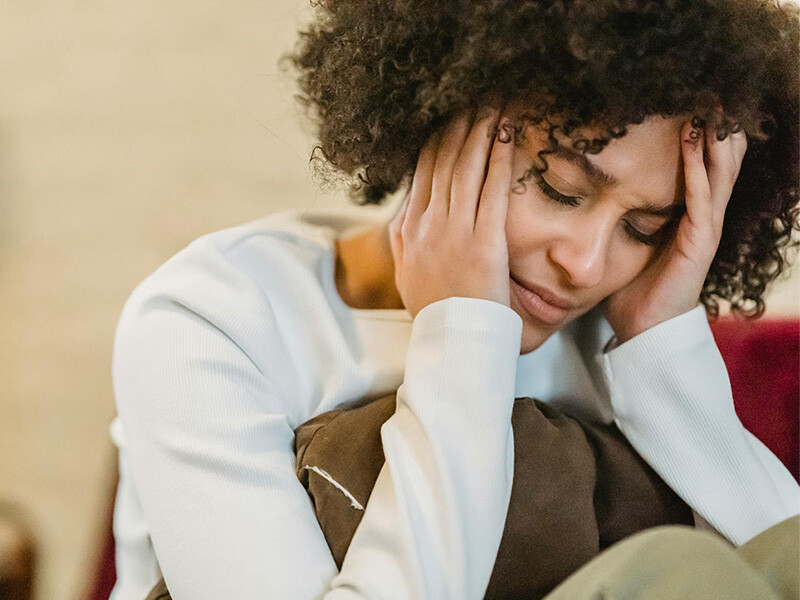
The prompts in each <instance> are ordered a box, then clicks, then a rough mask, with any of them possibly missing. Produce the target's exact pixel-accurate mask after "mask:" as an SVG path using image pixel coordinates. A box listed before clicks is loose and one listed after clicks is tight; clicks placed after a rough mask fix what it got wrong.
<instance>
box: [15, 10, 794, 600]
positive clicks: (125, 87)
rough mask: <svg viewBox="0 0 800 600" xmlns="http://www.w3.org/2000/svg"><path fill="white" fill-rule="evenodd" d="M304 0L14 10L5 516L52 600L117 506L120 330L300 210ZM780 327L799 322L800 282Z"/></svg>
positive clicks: (315, 200)
mask: <svg viewBox="0 0 800 600" xmlns="http://www.w3.org/2000/svg"><path fill="white" fill-rule="evenodd" d="M311 10H312V9H311V6H310V4H309V2H308V0H299V1H297V2H288V1H285V0H284V1H278V0H259V1H258V2H256V1H253V0H241V1H239V2H236V3H235V4H234V5H231V4H222V3H218V2H207V1H203V0H194V1H193V2H191V3H188V2H155V1H153V0H142V1H141V2H119V1H116V0H111V1H110V2H92V1H90V0H81V1H78V0H61V1H60V2H53V1H45V0H41V1H39V0H25V1H23V0H5V1H4V2H3V3H0V90H1V91H0V502H3V501H6V502H12V503H13V504H14V505H15V506H18V507H20V508H21V509H22V510H23V511H24V518H25V520H26V521H27V523H28V524H29V526H30V528H31V530H32V531H33V533H34V535H35V537H36V539H37V542H38V550H39V554H38V557H37V570H36V576H35V577H36V579H35V591H36V598H37V599H61V598H64V599H69V600H79V599H82V598H83V597H84V595H85V593H86V591H87V586H89V585H90V583H89V582H90V579H91V577H92V576H93V575H94V568H95V564H96V561H97V556H98V553H99V552H100V546H101V540H102V539H103V536H104V534H105V527H106V526H107V509H108V507H109V503H110V501H111V499H112V494H113V489H112V485H113V476H114V467H115V465H114V461H115V454H114V446H113V445H112V443H111V440H110V438H109V433H108V427H109V424H110V422H111V419H112V418H113V416H114V414H115V409H114V399H113V394H112V387H111V366H110V365H111V362H110V361H111V350H112V342H113V335H114V329H115V326H116V322H117V319H118V317H119V313H120V311H121V309H122V306H123V303H124V302H125V299H126V298H127V296H128V295H129V294H130V292H131V291H132V290H133V288H134V287H135V286H136V285H137V284H138V283H139V282H140V281H141V280H142V279H143V278H144V277H146V276H147V275H148V274H150V273H151V272H152V271H153V270H155V269H156V268H157V267H158V266H159V265H160V264H161V263H163V262H164V261H165V260H166V259H168V258H169V257H170V256H172V255H173V254H174V253H176V252H177V251H178V250H180V249H181V248H183V247H184V246H185V245H186V244H188V243H189V242H190V241H191V240H193V239H194V238H196V237H198V236H199V235H202V234H205V233H208V232H211V231H214V230H218V229H222V228H225V227H229V226H233V225H237V224H240V223H243V222H246V221H249V220H252V219H255V218H258V217H260V216H263V215H264V214H268V213H271V212H274V211H278V210H283V209H286V208H290V207H298V206H307V207H310V206H325V207H329V206H330V207H332V206H338V207H340V208H342V209H343V210H356V211H358V210H361V211H369V210H372V211H376V210H386V209H390V208H391V207H385V208H384V209H369V208H363V209H359V208H355V207H351V205H350V204H348V201H347V200H346V198H345V196H344V193H343V192H335V191H328V192H325V193H323V192H322V191H320V190H319V189H318V187H317V184H316V183H315V182H314V180H312V178H311V174H310V171H309V168H308V156H309V152H310V150H311V148H312V146H313V132H312V128H311V125H309V124H308V123H307V122H306V121H304V120H303V118H302V116H301V112H300V110H299V109H298V108H297V107H296V105H295V103H294V102H293V100H292V94H293V93H295V88H294V85H293V82H292V81H291V80H290V78H289V77H288V76H284V75H283V74H282V73H281V72H280V71H279V69H278V67H277V60H278V57H279V54H280V53H282V52H284V51H286V50H289V49H290V48H291V47H292V46H293V44H294V41H295V38H296V32H297V30H298V28H300V27H301V26H303V24H304V23H306V22H307V21H308V20H309V19H310V17H311V14H312V13H311ZM794 271H795V272H794V274H793V276H792V278H788V279H786V280H784V281H783V282H781V283H780V284H779V285H776V286H775V288H774V289H773V291H772V294H771V297H770V301H769V303H768V314H770V315H773V316H792V317H797V316H798V313H800V306H799V303H800V283H799V281H798V276H797V269H796V268H795V270H794Z"/></svg>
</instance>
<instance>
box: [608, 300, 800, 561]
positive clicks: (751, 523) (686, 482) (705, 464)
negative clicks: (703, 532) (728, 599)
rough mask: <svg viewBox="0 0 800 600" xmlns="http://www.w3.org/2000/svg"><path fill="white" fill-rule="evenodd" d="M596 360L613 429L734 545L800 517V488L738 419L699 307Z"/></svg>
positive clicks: (723, 372)
mask: <svg viewBox="0 0 800 600" xmlns="http://www.w3.org/2000/svg"><path fill="white" fill-rule="evenodd" d="M597 360H598V362H599V363H600V365H601V368H602V370H603V373H604V376H605V380H606V385H607V387H608V390H609V394H610V399H611V404H612V408H613V412H614V422H615V423H616V424H617V426H618V427H619V429H620V431H622V433H624V434H625V436H626V437H627V438H628V440H629V441H630V442H631V444H632V445H633V446H634V447H635V448H636V450H637V451H638V452H639V454H641V456H642V457H643V458H644V459H645V460H647V462H648V463H649V464H650V465H651V466H652V467H653V469H654V470H655V471H656V472H657V473H659V475H661V477H662V478H663V479H664V481H666V482H667V483H668V484H669V485H670V487H672V489H674V490H675V491H676V492H677V493H678V494H679V495H680V496H681V497H682V498H683V499H684V500H685V501H686V502H687V504H689V505H690V506H691V507H692V509H693V510H694V511H695V514H696V515H698V514H699V515H700V517H702V518H703V519H705V521H707V522H708V523H709V524H710V525H712V526H713V527H714V528H715V529H716V530H717V531H718V532H719V533H721V534H722V535H723V536H725V537H726V538H727V539H728V540H730V541H731V542H732V543H733V544H734V545H736V546H739V545H741V544H743V543H745V542H747V541H748V540H750V539H751V538H753V537H755V536H756V535H758V534H759V533H761V532H762V531H764V530H765V529H768V528H769V527H771V526H772V525H775V524H776V523H779V522H781V521H783V520H784V519H787V518H789V517H791V516H794V515H796V514H798V513H800V486H798V484H797V482H796V481H795V479H794V477H792V475H791V473H789V471H788V470H787V469H786V467H785V466H784V465H783V464H782V463H781V462H780V460H778V458H777V457H776V456H775V455H774V454H773V453H772V452H770V450H769V449H768V448H767V447H766V446H764V444H763V443H762V442H761V441H760V440H758V438H756V437H755V436H754V435H753V434H751V433H750V432H749V431H747V430H746V429H745V428H744V427H743V426H742V424H741V422H740V421H739V418H738V416H737V415H736V411H735V410H734V404H733V396H732V394H731V387H730V381H729V379H728V371H727V369H726V367H725V363H724V362H723V360H722V356H721V355H720V353H719V349H718V348H717V345H716V342H715V341H714V337H713V335H712V332H711V328H710V326H709V324H708V320H707V317H706V313H705V309H704V307H703V306H702V305H698V306H697V307H695V308H694V309H692V310H691V311H689V312H686V313H684V314H682V315H679V316H677V317H674V318H672V319H669V320H668V321H665V322H663V323H660V324H659V325H656V326H655V327H652V328H650V329H648V330H647V331H644V332H643V333H641V334H639V335H637V336H635V337H634V338H632V339H630V340H628V341H626V342H624V343H623V344H620V345H619V346H615V345H614V344H613V340H612V343H611V344H609V345H608V346H607V348H606V352H602V353H599V354H598V355H597Z"/></svg>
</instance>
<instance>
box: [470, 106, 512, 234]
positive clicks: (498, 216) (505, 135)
mask: <svg viewBox="0 0 800 600" xmlns="http://www.w3.org/2000/svg"><path fill="white" fill-rule="evenodd" d="M513 158H514V132H513V129H512V128H511V124H510V121H509V120H508V119H507V118H503V119H501V121H500V126H499V129H498V134H497V136H496V137H495V141H494V145H493V146H492V153H491V155H490V156H489V172H488V173H487V174H486V182H485V183H484V184H483V190H482V192H481V197H480V200H479V202H478V215H477V217H476V219H475V231H476V232H477V231H478V230H479V229H480V230H485V231H486V232H487V233H488V234H489V235H499V234H500V233H503V232H504V231H505V226H506V216H507V213H508V196H509V194H510V192H511V170H512V166H513V162H514V161H513Z"/></svg>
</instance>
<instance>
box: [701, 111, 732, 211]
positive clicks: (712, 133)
mask: <svg viewBox="0 0 800 600" xmlns="http://www.w3.org/2000/svg"><path fill="white" fill-rule="evenodd" d="M714 112H715V118H714V119H711V120H709V122H708V123H706V127H705V132H704V137H705V153H706V156H705V159H706V160H705V164H706V176H707V177H708V184H709V189H710V198H709V204H710V206H711V213H712V215H711V218H712V219H713V222H714V223H715V224H717V223H719V222H721V221H722V219H723V218H724V216H725V208H726V207H727V204H728V199H729V198H730V192H731V189H732V188H733V179H732V177H733V176H734V171H735V170H736V165H735V161H734V158H733V153H732V151H731V137H730V135H729V136H727V137H726V138H725V139H724V140H720V139H719V138H718V137H717V134H718V131H717V127H716V120H720V119H721V118H722V107H721V106H719V105H718V104H717V105H716V106H715V107H714Z"/></svg>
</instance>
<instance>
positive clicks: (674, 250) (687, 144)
mask: <svg viewBox="0 0 800 600" xmlns="http://www.w3.org/2000/svg"><path fill="white" fill-rule="evenodd" d="M718 110H719V109H718ZM746 150H747V137H746V135H745V133H744V131H741V130H740V131H738V132H736V133H731V134H729V135H728V137H726V138H725V139H724V140H723V141H719V140H717V132H716V129H715V128H714V126H713V124H712V123H708V124H707V125H706V126H705V128H704V130H698V129H695V128H694V127H692V124H691V122H686V123H684V125H683V128H682V129H681V153H682V157H683V169H684V179H685V188H686V211H685V212H684V214H683V215H682V216H681V220H680V222H679V223H678V227H677V230H676V232H675V234H674V235H673V237H672V239H670V240H669V241H668V242H667V243H666V245H665V246H664V247H663V248H661V249H660V250H659V252H658V254H657V255H656V256H655V257H654V258H653V259H652V260H651V262H650V264H648V266H647V267H646V268H645V269H644V270H643V271H642V272H641V273H640V274H639V275H638V276H637V277H636V278H635V279H634V280H633V281H632V282H631V283H629V284H628V285H627V286H625V287H624V288H622V289H621V290H619V291H617V292H615V293H613V294H611V296H609V297H608V298H607V299H606V300H605V303H604V307H605V316H606V319H607V320H608V322H609V324H610V325H611V327H612V328H613V329H614V333H615V334H616V337H617V343H618V344H621V343H623V342H626V341H627V340H629V339H631V338H632V337H634V336H635V335H638V334H639V333H642V332H643V331H645V330H647V329H649V328H650V327H653V326H655V325H658V324H659V323H662V322H664V321H666V320H668V319H671V318H673V317H677V316H678V315H681V314H683V313H685V312H688V311H690V310H691V309H693V308H694V307H695V306H697V303H698V302H699V300H700V292H701V291H702V289H703V283H704V282H705V279H706V275H707V274H708V270H709V268H710V267H711V261H712V260H713V259H714V255H715V254H716V252H717V248H718V247H719V242H720V238H721V237H722V222H723V219H724V217H725V209H726V207H727V206H728V201H729V200H730V197H731V192H732V191H733V184H734V183H735V181H736V178H737V177H738V176H739V170H740V169H741V166H742V160H743V158H744V154H745V152H746ZM704 154H706V161H707V163H708V169H706V166H705V164H704V160H703V156H704Z"/></svg>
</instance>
